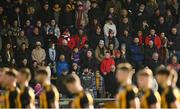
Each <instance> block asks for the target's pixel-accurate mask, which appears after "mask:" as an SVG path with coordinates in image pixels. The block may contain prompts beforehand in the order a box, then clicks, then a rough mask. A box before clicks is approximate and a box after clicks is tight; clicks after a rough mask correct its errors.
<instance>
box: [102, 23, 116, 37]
mask: <svg viewBox="0 0 180 109" xmlns="http://www.w3.org/2000/svg"><path fill="white" fill-rule="evenodd" d="M110 29H111V30H112V31H113V32H114V36H116V34H117V29H116V25H115V24H114V23H112V24H110V23H106V24H105V25H104V35H105V36H109V30H110Z"/></svg>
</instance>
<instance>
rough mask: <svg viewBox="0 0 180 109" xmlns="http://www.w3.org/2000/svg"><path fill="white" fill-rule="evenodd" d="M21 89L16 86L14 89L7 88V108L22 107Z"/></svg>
mask: <svg viewBox="0 0 180 109" xmlns="http://www.w3.org/2000/svg"><path fill="white" fill-rule="evenodd" d="M21 106H22V105H21V100H20V90H19V88H14V89H13V90H12V89H11V90H6V93H5V107H6V108H21Z"/></svg>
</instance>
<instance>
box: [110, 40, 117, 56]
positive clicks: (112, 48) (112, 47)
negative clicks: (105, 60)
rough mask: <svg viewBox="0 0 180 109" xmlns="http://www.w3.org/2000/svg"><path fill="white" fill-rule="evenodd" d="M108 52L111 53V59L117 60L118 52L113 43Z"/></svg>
mask: <svg viewBox="0 0 180 109" xmlns="http://www.w3.org/2000/svg"><path fill="white" fill-rule="evenodd" d="M108 51H109V52H110V54H111V57H112V58H115V53H116V50H115V49H114V44H113V43H110V44H109V46H108Z"/></svg>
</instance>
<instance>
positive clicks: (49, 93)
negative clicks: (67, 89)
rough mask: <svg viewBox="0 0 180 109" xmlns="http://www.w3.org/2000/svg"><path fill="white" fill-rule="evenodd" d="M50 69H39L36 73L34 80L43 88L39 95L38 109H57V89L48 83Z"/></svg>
mask: <svg viewBox="0 0 180 109" xmlns="http://www.w3.org/2000/svg"><path fill="white" fill-rule="evenodd" d="M50 73H51V72H50V69H49V68H48V67H46V68H40V69H39V70H38V71H37V72H36V77H35V78H36V80H37V81H38V82H39V83H40V84H41V86H42V87H43V89H42V91H41V92H40V94H39V107H40V108H56V109H57V108H59V92H58V90H57V88H56V87H55V86H54V85H52V84H51V82H50Z"/></svg>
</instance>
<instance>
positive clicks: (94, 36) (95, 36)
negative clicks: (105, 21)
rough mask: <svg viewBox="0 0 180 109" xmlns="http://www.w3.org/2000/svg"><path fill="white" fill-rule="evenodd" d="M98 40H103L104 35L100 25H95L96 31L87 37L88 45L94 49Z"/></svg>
mask: <svg viewBox="0 0 180 109" xmlns="http://www.w3.org/2000/svg"><path fill="white" fill-rule="evenodd" d="M100 40H104V36H103V34H102V30H101V27H100V26H96V31H95V32H94V33H92V36H91V37H89V43H90V46H91V47H92V48H93V49H94V50H95V49H96V47H97V45H98V43H99V41H100Z"/></svg>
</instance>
